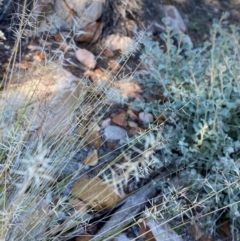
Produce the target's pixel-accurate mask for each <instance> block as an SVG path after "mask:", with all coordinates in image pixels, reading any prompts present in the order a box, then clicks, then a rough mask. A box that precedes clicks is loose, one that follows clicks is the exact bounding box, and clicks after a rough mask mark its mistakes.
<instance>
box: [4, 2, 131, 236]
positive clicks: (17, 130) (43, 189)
mask: <svg viewBox="0 0 240 241" xmlns="http://www.w3.org/2000/svg"><path fill="white" fill-rule="evenodd" d="M26 3H27V1H26V0H25V1H24V2H23V13H22V14H21V21H20V26H19V29H18V30H15V37H16V41H15V46H14V49H13V50H12V57H11V60H10V63H9V67H8V69H9V71H8V75H7V76H6V79H4V80H3V81H4V82H5V87H4V90H3V91H2V92H1V93H0V112H1V126H0V131H1V132H0V135H1V136H0V139H1V145H0V188H1V194H0V210H1V211H0V239H1V240H67V239H70V238H71V237H74V236H77V235H80V234H82V233H84V232H85V229H86V227H87V226H88V222H89V220H90V219H91V218H92V217H93V216H92V215H91V214H89V212H84V211H75V210H74V209H73V208H72V206H71V205H70V201H71V197H70V191H69V190H70V186H71V183H72V182H73V181H74V180H75V178H76V176H77V175H78V174H79V173H80V172H81V170H83V169H84V168H85V167H84V165H83V164H81V163H77V164H76V165H74V168H72V169H74V171H72V172H71V173H69V174H68V175H67V176H64V177H63V176H62V173H63V171H64V170H65V168H66V167H67V166H69V165H70V166H71V165H73V164H71V162H72V160H73V157H74V155H75V154H76V152H79V150H81V148H84V146H85V145H86V139H87V138H88V136H89V135H90V134H91V131H92V130H91V129H88V126H89V124H90V123H91V122H92V121H93V120H97V121H100V119H99V116H104V111H106V110H107V109H108V108H109V107H110V105H109V100H110V99H111V100H112V102H114V101H115V99H112V98H117V96H116V93H117V92H116V91H114V94H113V92H111V91H110V89H109V86H108V85H106V86H104V87H103V86H101V88H99V86H94V85H92V84H89V83H88V82H86V81H85V80H83V79H79V78H76V77H75V76H73V75H72V74H71V73H70V72H67V71H66V70H64V68H63V67H62V62H61V59H62V58H63V54H64V53H61V52H60V54H59V53H58V54H56V55H55V56H53V57H52V58H50V59H45V60H44V61H43V62H35V63H34V64H33V66H32V68H31V69H30V70H28V71H24V72H23V71H22V72H21V71H17V72H16V71H15V70H16V69H15V68H14V65H15V63H16V56H17V51H18V49H19V46H20V44H21V41H22V38H23V36H24V32H25V30H26V29H27V25H28V24H29V23H31V27H33V28H34V23H33V22H32V21H30V18H31V13H30V14H29V13H28V14H26ZM33 9H34V7H33ZM32 17H34V16H32ZM126 56H129V55H126ZM53 59H54V61H53ZM56 59H57V60H58V62H57V63H56V62H55V61H56ZM110 85H111V83H110ZM121 168H122V167H121ZM70 169H71V168H70ZM125 169H126V168H125ZM103 172H104V170H102V172H101V173H103ZM128 176H129V175H128ZM105 178H106V176H105ZM109 178H110V177H109ZM109 178H106V180H108V181H110V179H109ZM128 178H129V177H127V179H128ZM111 182H112V181H111ZM117 184H118V185H119V183H117ZM123 184H124V183H121V185H123Z"/></svg>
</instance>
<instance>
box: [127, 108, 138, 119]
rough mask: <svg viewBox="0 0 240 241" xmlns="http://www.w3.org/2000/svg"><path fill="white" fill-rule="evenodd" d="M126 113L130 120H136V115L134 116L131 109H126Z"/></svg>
mask: <svg viewBox="0 0 240 241" xmlns="http://www.w3.org/2000/svg"><path fill="white" fill-rule="evenodd" d="M127 113H128V115H129V117H130V118H131V119H132V120H137V119H138V117H137V115H136V114H135V113H134V112H133V111H132V110H131V109H128V110H127Z"/></svg>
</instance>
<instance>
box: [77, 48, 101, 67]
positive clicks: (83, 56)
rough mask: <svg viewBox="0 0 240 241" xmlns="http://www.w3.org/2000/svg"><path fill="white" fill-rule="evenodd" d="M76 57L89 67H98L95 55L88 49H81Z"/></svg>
mask: <svg viewBox="0 0 240 241" xmlns="http://www.w3.org/2000/svg"><path fill="white" fill-rule="evenodd" d="M75 54H76V58H77V59H78V61H79V62H80V63H82V64H83V65H84V66H85V67H87V68H89V69H94V68H95V67H96V60H95V56H94V55H93V54H92V53H91V52H90V51H88V50H86V49H79V50H77V51H76V53H75Z"/></svg>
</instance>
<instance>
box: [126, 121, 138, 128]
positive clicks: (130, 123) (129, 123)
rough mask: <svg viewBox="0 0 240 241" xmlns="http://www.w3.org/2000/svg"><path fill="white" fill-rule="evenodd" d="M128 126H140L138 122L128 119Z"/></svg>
mask: <svg viewBox="0 0 240 241" xmlns="http://www.w3.org/2000/svg"><path fill="white" fill-rule="evenodd" d="M128 126H130V127H138V124H137V123H136V122H133V121H128Z"/></svg>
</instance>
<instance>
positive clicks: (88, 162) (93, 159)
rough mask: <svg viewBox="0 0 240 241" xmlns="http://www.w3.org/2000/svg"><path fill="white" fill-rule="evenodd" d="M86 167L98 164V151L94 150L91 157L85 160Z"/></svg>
mask: <svg viewBox="0 0 240 241" xmlns="http://www.w3.org/2000/svg"><path fill="white" fill-rule="evenodd" d="M83 164H84V165H88V166H95V165H97V164H98V153H97V150H94V151H93V152H92V153H91V154H90V155H88V156H87V157H86V158H85V159H84V160H83Z"/></svg>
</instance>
